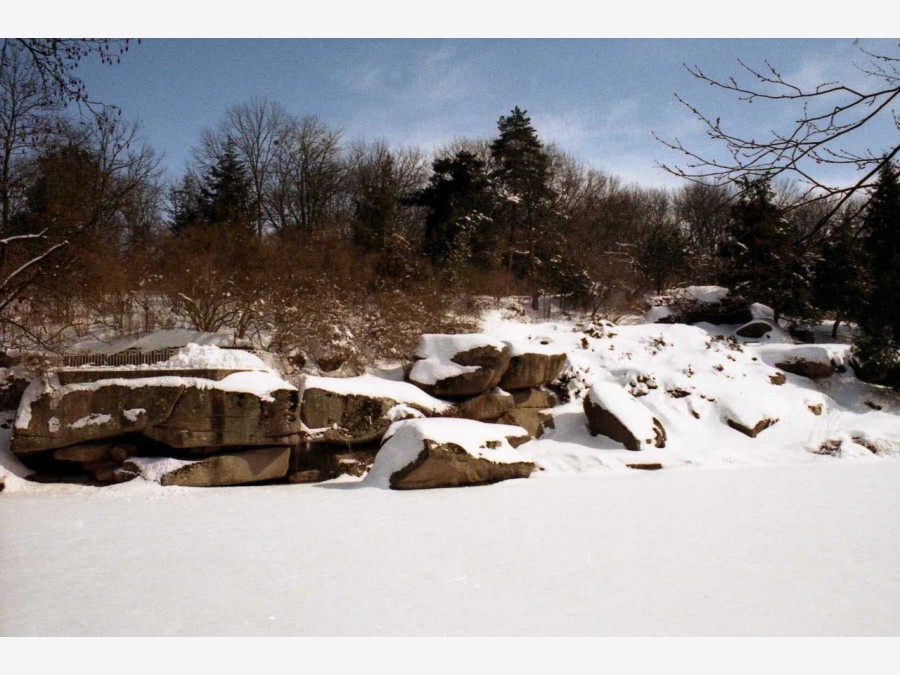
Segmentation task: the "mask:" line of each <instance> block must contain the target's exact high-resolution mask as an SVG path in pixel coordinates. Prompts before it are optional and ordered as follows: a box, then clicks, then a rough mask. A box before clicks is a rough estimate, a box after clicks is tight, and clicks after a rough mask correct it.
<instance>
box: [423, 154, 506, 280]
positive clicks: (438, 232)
mask: <svg viewBox="0 0 900 675" xmlns="http://www.w3.org/2000/svg"><path fill="white" fill-rule="evenodd" d="M432 169H433V173H432V175H431V178H430V179H429V182H428V186H427V187H425V188H424V189H423V190H421V191H420V192H419V193H417V194H416V195H415V196H414V198H413V199H412V200H411V203H412V204H415V205H417V206H422V207H425V209H426V210H427V214H426V216H425V236H424V241H423V249H424V252H425V254H426V255H428V257H429V258H430V259H431V262H432V263H433V264H435V265H438V266H441V267H447V266H448V265H451V260H452V266H453V267H454V268H458V267H460V266H466V265H468V263H469V262H470V261H472V262H475V263H476V264H479V265H480V266H483V267H488V266H490V261H491V253H492V252H493V251H494V249H495V248H496V233H495V228H494V221H493V219H492V218H491V215H490V214H491V212H492V210H493V209H492V207H493V195H492V193H491V190H490V187H491V185H490V180H489V179H488V175H487V170H486V167H485V163H484V162H482V161H481V160H479V159H478V158H477V157H475V155H473V154H472V153H470V152H467V151H460V152H458V153H456V155H454V156H453V157H442V158H439V159H436V160H435V161H434V163H433V164H432Z"/></svg>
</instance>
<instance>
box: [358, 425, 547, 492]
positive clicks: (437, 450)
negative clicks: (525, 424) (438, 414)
mask: <svg viewBox="0 0 900 675" xmlns="http://www.w3.org/2000/svg"><path fill="white" fill-rule="evenodd" d="M523 437H527V432H526V431H525V430H524V429H522V428H521V427H517V426H512V425H506V424H487V423H484V422H477V421H474V420H462V419H449V418H444V419H425V420H404V421H402V422H396V423H395V424H392V425H391V427H390V428H389V429H388V431H387V433H386V434H385V436H384V441H383V443H382V446H381V449H380V450H379V451H378V454H377V455H376V457H375V463H374V464H373V466H372V469H371V471H370V472H369V474H368V475H367V476H366V478H365V480H364V481H363V482H364V484H366V485H370V486H374V487H381V488H393V489H415V488H432V487H458V486H463V485H482V484H487V483H495V482H498V481H501V480H506V479H508V478H526V477H528V475H529V474H530V473H531V471H532V470H533V469H534V465H533V464H531V463H530V462H528V461H526V460H525V459H524V458H523V457H522V455H521V454H519V452H517V451H516V450H514V449H513V447H512V445H510V439H513V440H515V439H521V438H523Z"/></svg>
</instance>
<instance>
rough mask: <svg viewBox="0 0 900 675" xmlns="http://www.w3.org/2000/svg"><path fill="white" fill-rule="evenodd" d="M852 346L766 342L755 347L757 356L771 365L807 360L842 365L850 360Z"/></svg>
mask: <svg viewBox="0 0 900 675" xmlns="http://www.w3.org/2000/svg"><path fill="white" fill-rule="evenodd" d="M851 351H852V347H851V346H850V345H844V344H816V345H795V344H767V345H761V346H760V347H758V348H757V349H756V353H757V354H758V355H759V357H760V358H761V359H762V360H763V361H764V362H765V363H768V364H769V365H771V366H774V365H775V364H776V363H790V362H792V361H807V362H809V363H821V364H824V365H834V366H841V367H844V366H846V365H847V364H848V363H849V362H850V355H851Z"/></svg>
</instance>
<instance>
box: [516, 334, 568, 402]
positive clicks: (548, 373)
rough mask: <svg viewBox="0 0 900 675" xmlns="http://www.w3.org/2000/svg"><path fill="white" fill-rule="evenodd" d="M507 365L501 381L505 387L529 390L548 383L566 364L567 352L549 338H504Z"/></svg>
mask: <svg viewBox="0 0 900 675" xmlns="http://www.w3.org/2000/svg"><path fill="white" fill-rule="evenodd" d="M506 345H507V347H509V355H510V359H509V366H508V368H507V370H506V372H505V373H504V374H503V378H502V379H501V380H500V388H501V389H506V390H515V389H528V388H531V387H540V386H543V385H545V384H549V383H550V382H552V381H553V380H555V379H556V378H557V377H558V376H559V374H560V372H562V369H563V368H564V367H565V365H566V353H565V351H563V350H561V349H560V348H559V347H558V346H557V345H554V344H553V342H552V340H551V339H549V338H543V337H537V338H531V339H528V340H507V341H506Z"/></svg>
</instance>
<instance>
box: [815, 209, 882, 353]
mask: <svg viewBox="0 0 900 675" xmlns="http://www.w3.org/2000/svg"><path fill="white" fill-rule="evenodd" d="M867 274H868V272H867V270H866V268H865V259H864V257H863V252H862V250H861V247H860V245H859V241H858V239H857V238H856V237H854V234H853V225H852V223H851V222H844V223H842V224H841V225H840V226H839V227H837V228H835V229H834V230H833V231H831V232H829V233H828V236H826V237H824V238H823V239H822V240H821V241H820V242H819V244H818V246H817V257H816V262H815V264H814V266H813V273H812V286H813V300H814V303H815V305H816V307H817V308H818V309H820V310H822V311H823V312H830V313H832V314H834V324H833V326H832V329H831V336H832V337H834V338H836V337H837V334H838V327H839V326H840V324H841V321H846V320H852V319H855V318H856V316H857V315H858V313H859V308H860V306H861V305H862V303H863V301H864V299H865V295H866V288H867V283H866V278H867Z"/></svg>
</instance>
